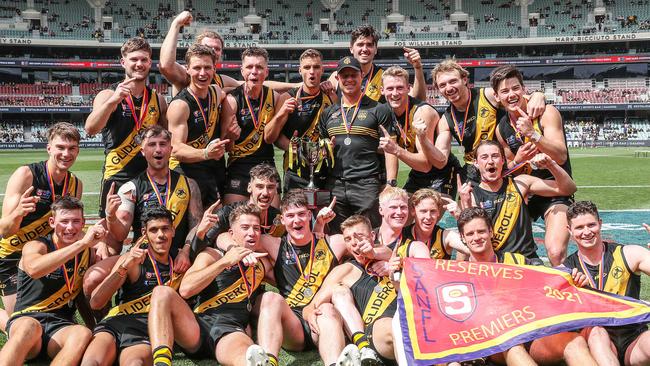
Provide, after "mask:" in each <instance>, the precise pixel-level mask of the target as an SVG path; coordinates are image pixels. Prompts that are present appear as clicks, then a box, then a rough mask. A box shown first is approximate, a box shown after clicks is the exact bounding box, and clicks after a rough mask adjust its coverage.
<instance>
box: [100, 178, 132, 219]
mask: <svg viewBox="0 0 650 366" xmlns="http://www.w3.org/2000/svg"><path fill="white" fill-rule="evenodd" d="M130 180H131V179H121V178H120V179H116V178H108V179H102V182H101V183H100V186H101V191H100V192H99V217H101V218H102V219H103V218H105V217H106V196H108V191H110V190H111V184H113V183H115V194H117V191H119V189H120V187H122V185H123V184H124V183H126V182H128V181H130Z"/></svg>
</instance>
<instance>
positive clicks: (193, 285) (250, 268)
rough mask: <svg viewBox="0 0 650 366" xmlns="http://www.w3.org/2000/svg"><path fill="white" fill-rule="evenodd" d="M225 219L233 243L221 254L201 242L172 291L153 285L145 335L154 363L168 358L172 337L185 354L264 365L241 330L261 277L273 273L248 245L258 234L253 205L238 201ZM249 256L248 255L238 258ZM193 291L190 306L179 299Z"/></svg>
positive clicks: (169, 361)
mask: <svg viewBox="0 0 650 366" xmlns="http://www.w3.org/2000/svg"><path fill="white" fill-rule="evenodd" d="M230 222H231V223H232V225H231V227H230V229H229V230H230V232H231V235H232V238H233V240H234V242H235V243H236V244H235V245H233V246H232V247H231V248H229V249H228V250H227V251H226V252H225V254H222V252H220V251H218V250H216V249H214V248H206V249H205V250H204V251H202V252H201V253H199V255H198V257H197V258H196V261H195V262H194V263H193V264H192V267H190V269H189V270H188V271H187V273H186V274H185V277H184V278H183V280H182V281H181V285H180V288H179V291H178V292H176V291H174V290H173V289H172V288H170V287H169V286H157V287H156V288H155V289H154V290H153V295H152V296H151V309H150V311H149V335H150V338H151V348H152V349H153V364H154V365H156V366H161V365H171V364H172V347H173V346H174V343H176V344H177V345H179V346H180V347H181V348H182V349H183V350H184V352H185V353H186V354H187V355H189V357H191V358H211V359H216V360H217V361H218V362H219V363H220V364H221V365H244V364H253V365H256V366H257V365H260V366H261V365H264V364H263V363H259V362H263V361H258V359H260V358H265V356H266V355H265V353H264V351H263V350H262V349H260V348H259V347H251V346H254V344H253V340H252V339H251V337H250V336H249V334H248V333H247V328H248V326H249V324H250V321H251V310H252V308H253V305H256V304H257V303H258V302H259V300H258V295H259V294H260V292H261V290H262V288H261V287H260V286H261V285H262V281H263V280H264V279H265V278H271V279H272V278H273V277H272V276H273V274H272V272H271V269H272V267H271V265H270V264H269V263H268V261H267V260H266V258H263V257H264V256H265V254H260V253H253V252H252V251H251V249H252V248H255V247H256V246H257V244H258V241H259V240H260V235H261V234H260V218H259V210H257V208H255V207H253V206H249V205H241V206H239V207H237V208H236V209H235V210H234V211H233V212H232V213H231V216H230ZM249 256H250V257H251V258H252V261H246V260H244V259H245V258H246V257H249ZM179 294H180V295H179ZM181 296H182V297H181ZM194 296H196V305H195V306H194V309H193V310H192V309H190V307H189V306H188V305H187V303H186V301H185V300H184V299H189V298H192V297H194ZM249 360H250V361H251V362H250V363H249Z"/></svg>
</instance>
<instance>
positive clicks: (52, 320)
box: [6, 312, 77, 359]
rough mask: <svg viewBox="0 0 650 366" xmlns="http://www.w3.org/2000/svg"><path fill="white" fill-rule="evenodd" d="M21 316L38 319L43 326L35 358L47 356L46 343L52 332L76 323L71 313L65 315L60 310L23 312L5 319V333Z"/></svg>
mask: <svg viewBox="0 0 650 366" xmlns="http://www.w3.org/2000/svg"><path fill="white" fill-rule="evenodd" d="M22 317H30V318H33V319H36V320H38V322H39V323H40V324H41V327H42V328H43V334H41V341H42V343H41V351H40V353H39V355H38V356H36V358H37V359H45V358H47V345H48V344H49V343H50V340H51V339H52V337H54V334H55V333H56V332H58V331H60V330H61V329H63V328H65V327H69V326H71V325H77V323H75V322H74V320H73V319H72V315H67V314H64V313H61V312H49V313H44V312H43V313H36V312H34V313H24V314H19V315H15V316H12V317H11V318H9V320H8V321H7V329H6V332H7V335H8V334H10V333H9V332H10V330H11V325H12V324H13V322H14V321H15V320H16V319H19V318H22Z"/></svg>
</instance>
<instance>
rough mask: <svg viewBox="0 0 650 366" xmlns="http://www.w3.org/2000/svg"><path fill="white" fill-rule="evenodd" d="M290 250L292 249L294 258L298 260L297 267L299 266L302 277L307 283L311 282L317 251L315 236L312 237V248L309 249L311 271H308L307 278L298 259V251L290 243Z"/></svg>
mask: <svg viewBox="0 0 650 366" xmlns="http://www.w3.org/2000/svg"><path fill="white" fill-rule="evenodd" d="M289 248H291V252H292V253H293V257H294V258H296V265H298V270H299V271H300V275H301V276H302V278H303V279H304V280H305V282H306V281H309V275H310V274H311V268H312V267H313V266H314V251H315V249H316V245H315V240H314V236H313V235H312V237H311V247H310V248H309V270H308V271H307V275H306V276H305V271H304V270H303V268H302V264H300V258H298V253H296V250H295V249H294V248H293V245H292V244H291V243H289Z"/></svg>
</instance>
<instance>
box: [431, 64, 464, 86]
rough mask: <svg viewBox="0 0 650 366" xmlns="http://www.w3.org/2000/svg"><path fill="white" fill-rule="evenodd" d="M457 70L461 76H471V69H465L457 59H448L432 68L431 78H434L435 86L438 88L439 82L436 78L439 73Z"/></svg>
mask: <svg viewBox="0 0 650 366" xmlns="http://www.w3.org/2000/svg"><path fill="white" fill-rule="evenodd" d="M454 71H457V72H458V74H459V75H460V77H461V78H466V77H468V76H469V71H467V70H465V69H463V67H462V66H460V65H459V64H458V62H456V60H455V59H447V60H444V61H442V62H441V63H439V64H437V65H436V67H434V68H433V70H431V78H432V79H433V88H434V89H436V90H437V89H438V84H437V83H436V78H437V77H438V74H442V73H443V72H454Z"/></svg>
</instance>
